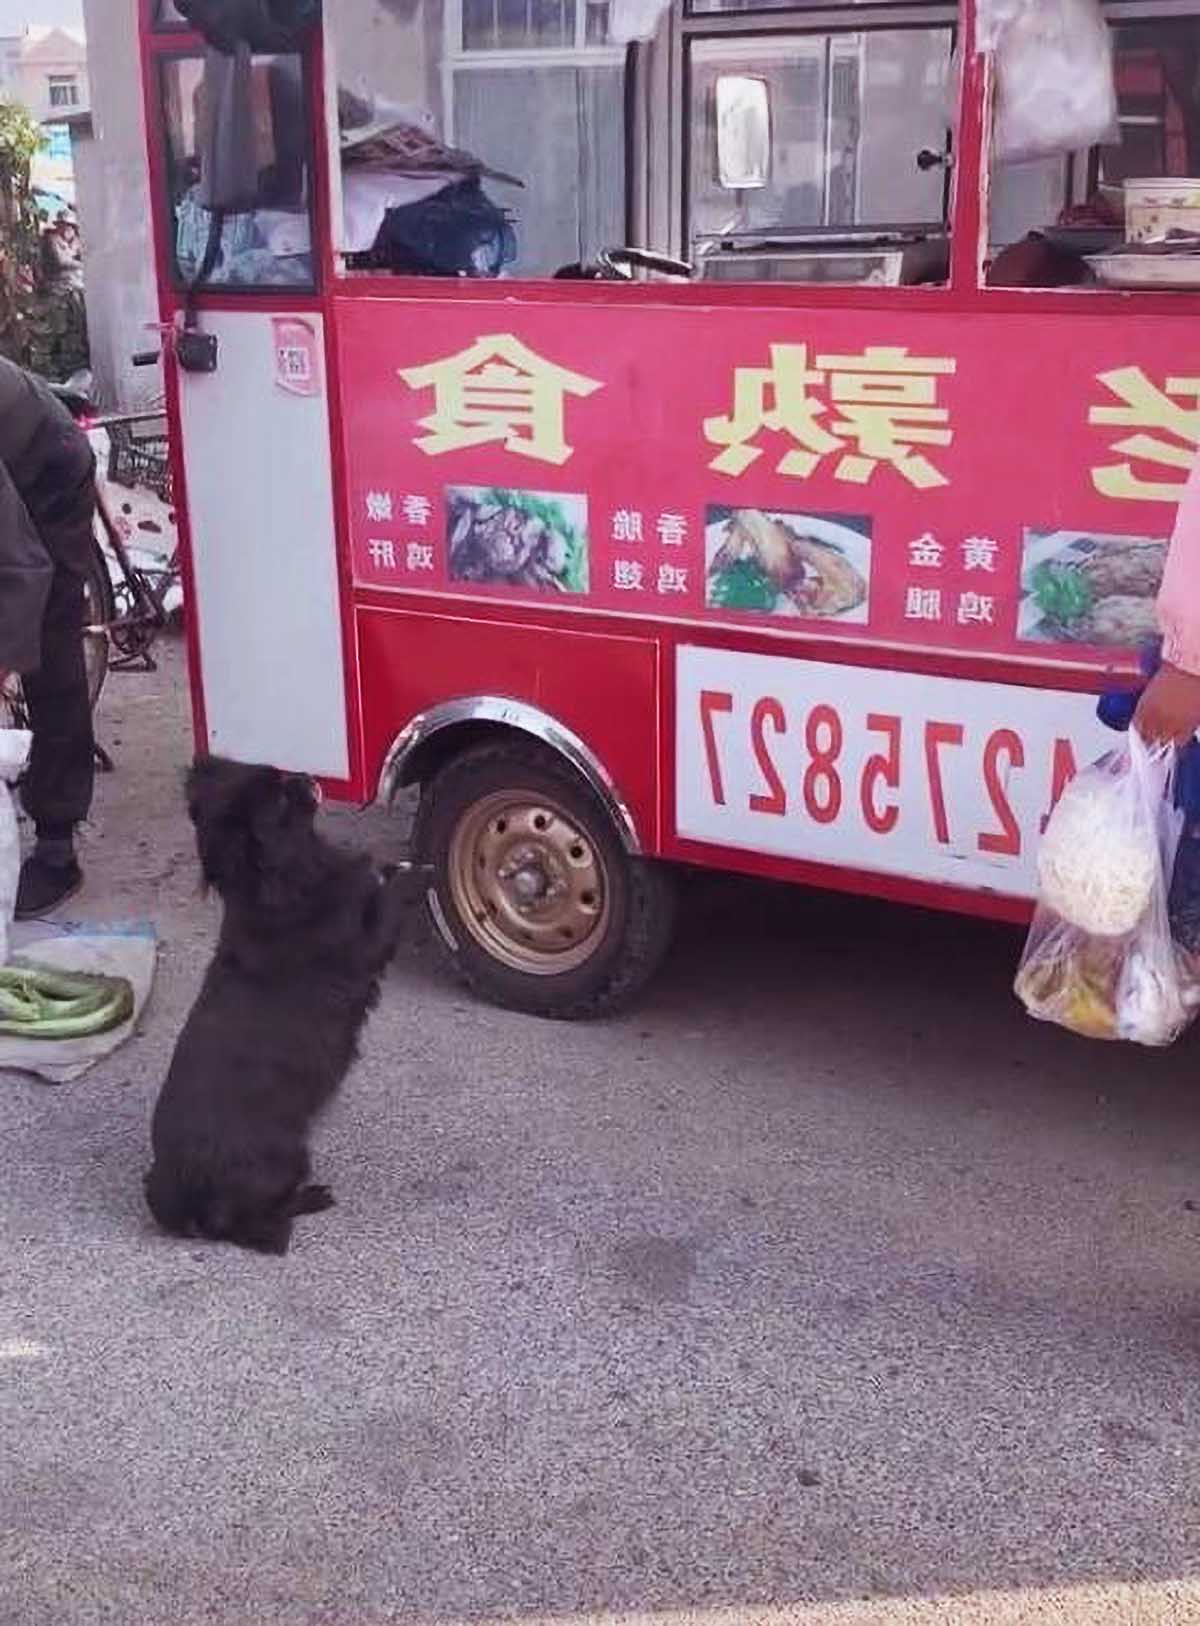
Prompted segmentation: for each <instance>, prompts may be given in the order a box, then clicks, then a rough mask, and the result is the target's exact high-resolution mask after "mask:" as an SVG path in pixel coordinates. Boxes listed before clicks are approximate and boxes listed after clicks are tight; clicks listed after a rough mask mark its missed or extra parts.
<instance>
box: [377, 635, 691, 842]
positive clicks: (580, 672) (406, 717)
mask: <svg viewBox="0 0 1200 1626" xmlns="http://www.w3.org/2000/svg"><path fill="white" fill-rule="evenodd" d="M358 649H359V660H360V662H361V667H362V678H363V724H364V738H365V762H366V770H367V780H368V783H369V784H371V785H374V784H377V783H378V779H379V773H380V770H381V768H382V766H383V760H384V757H385V755H386V754H387V750H388V747H389V746H390V745H391V743H392V741H393V740H394V739H395V737H396V735H397V734H398V733H399V731H400V730H401V729H402V728H403V727H404V726H405V724H406V723H408V722H409V721H410V720H411V719H412V718H413V717H415V716H416V715H417V714H418V713H420V712H423V711H427V710H429V709H430V708H432V707H433V706H436V705H438V704H439V703H441V702H443V701H447V700H455V699H459V698H462V697H464V696H470V695H499V696H502V697H504V698H505V699H511V700H521V701H524V702H525V703H526V704H528V705H531V706H536V707H537V708H538V709H539V710H541V711H544V712H546V713H547V714H548V715H549V716H551V717H553V718H554V719H555V720H556V721H558V722H560V723H562V724H565V726H566V727H567V728H569V729H571V730H572V731H573V732H574V733H576V734H578V735H579V736H580V738H581V739H583V740H584V742H585V743H586V744H587V746H588V747H589V748H590V749H591V751H592V752H594V754H595V755H596V756H597V757H598V758H599V760H600V762H601V763H602V764H603V766H604V768H605V769H606V771H607V772H608V774H609V776H610V777H611V779H612V780H613V782H614V784H615V785H616V786H617V789H618V790H619V792H620V793H621V796H622V797H623V798H624V800H625V802H626V803H627V805H628V806H629V807H630V809H631V810H632V812H633V816H634V819H635V822H636V824H637V828H638V831H639V834H640V835H641V838H642V841H643V843H644V844H645V846H646V847H647V849H649V850H651V851H653V850H656V849H657V846H658V842H659V831H658V806H657V799H656V778H657V759H658V727H657V717H658V705H657V686H658V651H657V646H656V644H655V642H654V640H653V639H651V638H646V637H643V638H622V637H613V636H605V635H599V636H598V635H595V634H590V633H580V632H575V631H566V630H557V629H555V630H552V629H550V628H547V627H544V626H541V627H534V626H528V625H526V626H522V625H521V624H520V623H513V622H502V621H488V622H482V621H479V620H476V619H475V618H474V617H473V616H471V615H469V614H460V615H453V614H447V615H436V614H430V613H428V612H426V613H423V614H420V613H407V612H404V611H397V610H371V609H363V610H360V611H359V613H358Z"/></svg>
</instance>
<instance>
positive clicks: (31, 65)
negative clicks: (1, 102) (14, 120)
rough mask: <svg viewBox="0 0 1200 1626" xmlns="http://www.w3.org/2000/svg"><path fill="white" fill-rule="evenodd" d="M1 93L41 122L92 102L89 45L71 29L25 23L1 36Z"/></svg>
mask: <svg viewBox="0 0 1200 1626" xmlns="http://www.w3.org/2000/svg"><path fill="white" fill-rule="evenodd" d="M0 96H2V97H3V98H4V99H5V101H10V102H20V103H21V105H22V106H23V107H27V108H28V109H29V111H30V112H31V113H32V114H33V116H34V118H36V119H39V120H41V121H43V122H45V121H46V120H48V119H53V118H55V117H56V116H58V117H63V116H66V115H67V114H69V113H78V112H79V111H80V110H81V109H86V108H87V107H88V106H89V105H90V102H91V90H90V86H89V81H88V58H87V44H86V42H85V40H84V37H83V35H82V34H78V33H76V32H75V30H74V29H71V28H34V27H30V28H26V29H25V30H24V31H23V32H22V33H20V34H9V35H7V36H0Z"/></svg>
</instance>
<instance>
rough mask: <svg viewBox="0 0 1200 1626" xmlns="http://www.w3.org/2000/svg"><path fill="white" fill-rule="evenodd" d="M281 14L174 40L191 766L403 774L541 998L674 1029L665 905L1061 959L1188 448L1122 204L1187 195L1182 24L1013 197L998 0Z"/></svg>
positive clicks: (1198, 43) (1189, 107) (171, 352)
mask: <svg viewBox="0 0 1200 1626" xmlns="http://www.w3.org/2000/svg"><path fill="white" fill-rule="evenodd" d="M218 9H219V8H218ZM248 9H249V10H255V9H257V13H258V14H260V15H261V17H262V18H263V19H265V21H264V22H263V26H262V30H261V31H260V34H259V36H258V37H256V38H255V37H252V38H251V39H250V40H249V41H248V42H247V41H245V40H243V41H242V43H240V44H237V43H236V42H235V43H234V44H231V43H230V41H229V40H224V41H221V40H220V39H217V40H216V43H215V45H214V35H213V31H212V29H211V28H210V29H209V31H208V35H207V37H206V36H205V35H204V34H203V33H202V32H201V31H199V29H198V28H197V20H198V14H197V8H196V5H195V0H192V3H191V4H185V3H183V0H181V5H180V7H179V8H178V9H177V8H176V6H175V5H174V4H172V0H142V8H141V29H140V35H141V39H140V45H141V56H142V67H143V74H144V89H145V102H146V111H147V125H148V142H149V163H150V170H151V176H152V181H153V192H154V211H155V239H156V245H157V263H158V275H159V288H160V297H161V312H160V315H161V320H162V323H163V327H164V332H165V333H166V335H167V343H166V346H165V349H166V366H167V386H168V400H169V407H170V413H171V421H172V428H173V431H174V439H175V444H176V447H177V455H178V468H177V475H178V488H179V492H180V495H181V520H182V532H183V536H184V540H185V558H186V578H185V579H186V585H187V591H188V594H189V602H190V605H191V611H192V613H191V618H190V627H189V657H190V670H191V679H192V687H193V695H194V708H195V725H196V734H197V739H198V741H199V743H200V744H201V745H202V746H206V747H209V748H211V749H213V750H215V751H219V752H224V753H228V754H231V755H234V756H239V757H243V758H249V759H260V760H270V761H272V762H276V763H278V764H280V765H282V766H286V767H290V768H294V769H297V770H303V771H306V772H310V773H312V774H314V775H316V776H318V777H319V778H320V779H321V780H322V782H323V783H324V785H325V787H326V789H327V790H328V792H329V793H331V794H332V795H333V796H335V797H341V798H347V799H355V800H366V799H370V798H372V797H374V796H377V795H378V796H381V797H383V798H384V799H385V800H387V799H389V798H392V797H394V795H395V794H396V792H397V791H398V790H400V789H401V787H405V786H413V785H416V786H419V787H420V806H419V813H418V815H417V820H416V826H415V833H414V843H415V854H416V858H417V860H418V862H419V863H420V864H421V865H422V866H426V868H425V870H424V873H425V875H426V876H427V883H428V901H429V908H430V912H431V915H432V918H433V921H434V924H435V925H436V928H437V933H438V935H439V937H440V938H441V940H442V941H443V942H444V943H445V945H446V948H447V950H448V952H449V953H450V954H451V956H452V957H453V958H454V960H455V961H456V963H457V964H458V966H459V968H460V970H461V972H462V974H463V975H464V976H466V977H467V979H468V980H469V981H470V982H471V983H472V984H473V985H474V986H475V987H476V988H478V989H480V990H481V991H483V992H484V993H486V994H487V995H488V996H490V997H492V998H494V999H497V1000H500V1001H502V1002H504V1003H507V1004H509V1005H511V1006H514V1007H518V1008H522V1009H526V1010H531V1011H536V1012H543V1013H552V1014H564V1015H567V1014H584V1013H588V1012H598V1011H602V1010H605V1009H609V1008H612V1007H613V1006H615V1005H616V1004H618V1003H619V1002H620V1001H621V1000H622V999H623V998H625V997H626V996H628V995H629V994H630V993H631V992H632V991H633V990H634V989H635V988H637V987H638V986H639V984H640V983H641V982H642V981H644V979H645V977H646V976H647V975H648V974H649V972H650V971H651V970H652V969H653V967H654V966H655V964H656V963H657V961H658V960H659V958H660V957H661V955H662V953H663V951H664V948H665V946H666V943H667V940H668V936H669V930H670V923H671V912H672V908H671V905H672V885H673V881H674V879H675V877H676V875H677V873H678V870H677V867H678V866H680V865H700V866H708V867H712V868H719V869H726V870H734V871H742V872H745V873H748V874H755V875H763V876H771V877H776V878H778V879H780V880H790V881H794V882H802V883H807V884H812V885H819V886H822V887H832V888H841V889H844V890H847V891H854V892H861V893H868V894H876V895H878V896H881V897H885V898H892V899H896V900H898V901H902V902H910V903H915V904H925V905H935V906H939V907H945V908H949V909H955V910H960V911H965V912H968V913H977V914H981V915H992V916H999V917H1003V918H1007V919H1014V920H1015V919H1020V918H1022V917H1023V916H1024V915H1025V914H1026V912H1027V910H1028V907H1029V898H1030V895H1031V892H1032V889H1033V858H1034V853H1035V849H1036V844H1037V840H1038V836H1039V831H1040V829H1041V827H1042V825H1043V824H1044V821H1045V818H1046V815H1047V813H1048V811H1049V809H1050V808H1051V807H1052V806H1053V804H1054V801H1055V798H1056V796H1057V795H1058V794H1059V792H1060V791H1061V789H1062V787H1063V785H1064V784H1065V783H1066V782H1067V781H1068V779H1069V778H1070V777H1071V775H1072V774H1073V773H1074V772H1075V770H1076V768H1077V766H1078V765H1080V764H1082V763H1086V762H1087V761H1089V760H1091V759H1092V758H1093V757H1094V756H1096V755H1097V754H1098V753H1099V751H1100V750H1101V749H1102V748H1103V747H1104V745H1105V742H1106V739H1110V738H1111V736H1106V735H1105V733H1104V731H1103V730H1102V729H1101V727H1100V725H1099V723H1098V722H1097V720H1096V717H1095V695H1096V693H1097V692H1098V691H1100V690H1101V689H1103V688H1104V687H1105V686H1106V685H1108V684H1110V683H1111V682H1112V681H1113V677H1114V674H1121V673H1124V672H1128V671H1130V670H1132V669H1133V667H1134V665H1135V662H1136V655H1135V651H1136V647H1137V645H1138V642H1139V640H1140V639H1141V638H1143V637H1144V636H1145V635H1146V634H1147V633H1149V632H1152V630H1153V625H1154V596H1155V592H1156V588H1157V584H1158V579H1159V576H1160V574H1161V569H1162V562H1163V553H1164V547H1165V540H1166V538H1167V537H1168V535H1169V532H1170V527H1171V523H1172V517H1173V513H1174V507H1175V504H1176V502H1177V499H1178V495H1179V492H1180V488H1181V485H1182V483H1183V481H1184V480H1185V478H1186V475H1187V472H1188V469H1189V467H1190V464H1191V461H1192V458H1193V456H1194V454H1195V450H1196V445H1197V441H1198V440H1200V343H1198V342H1197V340H1196V337H1195V335H1196V333H1197V331H1198V328H1197V326H1196V323H1197V317H1198V316H1200V295H1198V293H1197V292H1195V291H1192V292H1189V291H1188V283H1189V270H1190V271H1191V273H1192V274H1191V277H1190V281H1191V284H1192V285H1193V286H1197V285H1200V274H1198V273H1197V269H1196V268H1197V267H1200V260H1191V261H1190V262H1189V261H1188V259H1187V255H1186V254H1185V253H1183V252H1178V253H1159V254H1157V255H1156V254H1154V253H1151V252H1146V253H1143V254H1140V255H1139V253H1138V252H1131V251H1130V250H1129V249H1128V247H1127V246H1126V243H1125V239H1126V236H1127V232H1126V229H1125V225H1124V220H1123V215H1122V198H1123V193H1122V186H1123V183H1124V182H1126V181H1128V180H1131V179H1136V180H1139V181H1148V180H1154V179H1163V178H1167V179H1168V180H1170V181H1171V185H1172V186H1174V189H1175V190H1174V192H1173V193H1172V192H1171V190H1170V187H1167V188H1166V189H1165V191H1164V189H1163V188H1162V187H1160V188H1159V190H1158V194H1157V205H1158V206H1160V207H1161V208H1163V209H1165V210H1166V211H1167V213H1166V216H1164V217H1163V218H1164V219H1166V218H1168V217H1169V220H1170V222H1171V223H1174V224H1179V223H1180V221H1182V222H1184V223H1185V224H1186V222H1187V220H1188V219H1189V218H1190V215H1189V211H1190V210H1191V209H1193V208H1195V207H1196V206H1197V204H1198V203H1200V197H1197V196H1196V192H1197V191H1200V181H1191V182H1189V181H1188V179H1187V176H1188V175H1189V174H1191V175H1195V174H1197V173H1200V151H1197V150H1196V149H1197V148H1198V147H1200V103H1198V101H1197V91H1196V86H1197V83H1198V82H1200V80H1198V75H1197V71H1196V70H1197V62H1198V60H1200V24H1198V22H1197V12H1198V11H1200V4H1198V3H1197V0H1184V3H1180V0H1111V3H1107V4H1105V6H1104V20H1105V26H1106V27H1107V29H1108V36H1109V39H1110V41H1111V49H1112V60H1113V64H1114V69H1115V72H1114V82H1115V87H1116V113H1117V117H1116V118H1115V119H1114V121H1113V126H1112V129H1111V130H1110V131H1108V132H1107V135H1106V139H1104V140H1103V141H1101V142H1099V143H1092V144H1091V145H1090V146H1085V147H1083V148H1081V149H1080V150H1078V151H1070V152H1062V151H1058V152H1052V153H1048V154H1043V155H1042V156H1040V157H1037V158H1035V159H1034V160H1032V161H1029V162H1024V163H1020V164H1016V163H1001V162H999V161H998V160H997V159H996V158H995V157H994V155H993V153H992V150H991V145H990V142H991V130H992V128H993V117H992V106H993V90H994V84H995V75H994V72H993V64H992V60H991V58H990V57H989V56H988V55H986V54H982V53H980V52H978V51H977V50H976V49H975V45H974V34H973V17H972V13H971V8H970V6H969V5H968V6H967V9H966V10H965V11H959V10H957V9H956V8H955V6H954V5H952V4H933V3H921V4H915V3H908V0H880V3H871V4H858V3H854V0H848V3H846V4H842V5H826V4H817V3H814V0H668V3H664V0H411V3H408V4H405V5H397V4H395V3H394V0H341V3H340V4H338V3H334V0H326V4H325V7H324V15H323V17H317V18H316V19H315V20H312V19H308V18H307V17H306V10H307V7H306V4H305V0H295V4H294V7H293V10H294V12H295V16H294V17H293V18H292V20H291V22H290V23H289V22H288V20H287V17H286V16H284V14H285V13H287V12H288V0H273V4H272V5H266V4H263V5H261V6H257V8H255V7H251V8H248ZM184 12H187V13H188V14H189V16H185V15H183V13H184ZM189 17H190V20H189ZM280 17H283V21H281V22H280V21H279V18H280ZM277 22H278V27H276V23H277ZM273 29H274V30H275V31H274V32H272V30H273ZM1189 188H1191V189H1194V190H1189ZM1132 190H1136V189H1132ZM1142 190H1143V192H1144V191H1145V190H1146V189H1145V188H1143V189H1142ZM1150 190H1151V192H1153V189H1150ZM1129 191H1130V189H1126V194H1124V195H1128V194H1129ZM1168 194H1169V195H1168ZM1139 195H1140V194H1139ZM1082 205H1086V206H1087V207H1086V208H1081V207H1080V206H1082ZM1161 223H1162V222H1161V220H1160V222H1159V224H1161ZM1034 234H1035V235H1034ZM1134 235H1137V234H1136V233H1135V234H1134ZM1142 235H1150V236H1153V235H1154V231H1153V230H1151V231H1149V232H1146V233H1142ZM1159 235H1161V233H1160V234H1159ZM1176 283H1178V284H1179V286H1175V285H1174V284H1176ZM1168 284H1170V285H1168Z"/></svg>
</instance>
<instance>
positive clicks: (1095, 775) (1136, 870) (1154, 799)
mask: <svg viewBox="0 0 1200 1626" xmlns="http://www.w3.org/2000/svg"><path fill="white" fill-rule="evenodd" d="M1174 764H1175V753H1174V749H1173V747H1170V746H1148V745H1147V744H1146V743H1145V741H1144V740H1142V738H1141V736H1140V735H1139V734H1138V733H1137V732H1136V730H1133V729H1131V730H1130V731H1129V734H1128V743H1127V745H1126V746H1125V748H1124V749H1123V750H1120V751H1115V752H1112V753H1111V754H1110V755H1108V756H1105V757H1101V759H1100V760H1099V761H1098V762H1094V763H1093V764H1092V765H1091V766H1090V767H1089V768H1086V769H1084V771H1083V772H1082V773H1080V774H1079V775H1078V776H1077V777H1076V778H1075V779H1074V780H1072V782H1071V783H1070V785H1068V786H1067V788H1066V790H1065V791H1064V792H1063V794H1062V797H1061V799H1060V801H1059V803H1058V806H1057V807H1056V808H1055V810H1054V812H1053V814H1052V815H1051V818H1050V822H1049V824H1048V825H1047V827H1046V833H1045V835H1044V836H1043V838H1042V844H1041V848H1040V850H1039V852H1038V866H1037V868H1038V901H1037V910H1036V912H1035V914H1034V918H1033V925H1032V926H1031V927H1030V931H1029V937H1028V940H1027V942H1026V944H1025V952H1024V954H1023V955H1022V957H1021V964H1020V967H1019V969H1018V971H1017V980H1016V991H1017V995H1018V997H1019V998H1020V1000H1021V1002H1022V1003H1023V1004H1024V1006H1025V1009H1026V1010H1027V1011H1028V1012H1029V1014H1030V1015H1031V1016H1035V1017H1037V1018H1038V1019H1039V1020H1041V1021H1045V1022H1056V1023H1058V1024H1059V1026H1061V1027H1065V1028H1069V1029H1070V1030H1071V1031H1072V1032H1073V1033H1081V1034H1083V1035H1085V1036H1086V1037H1088V1038H1092V1039H1128V1040H1131V1041H1133V1042H1134V1043H1136V1044H1146V1045H1166V1044H1170V1043H1171V1042H1172V1040H1174V1039H1176V1038H1177V1037H1178V1036H1179V1034H1180V1033H1182V1031H1183V1029H1184V1028H1185V1027H1186V1026H1187V1025H1188V1023H1189V1022H1190V1021H1191V1019H1192V1017H1193V1015H1194V1014H1195V1011H1196V1008H1197V1005H1198V1004H1200V980H1198V978H1197V974H1196V970H1195V969H1194V965H1193V961H1192V959H1191V957H1190V956H1189V955H1188V954H1187V953H1186V952H1185V951H1184V950H1183V949H1182V948H1181V947H1180V946H1179V945H1177V944H1176V943H1175V942H1173V941H1172V938H1171V928H1170V923H1169V919H1168V913H1167V894H1168V889H1169V885H1170V879H1171V872H1172V869H1173V866H1174V862H1175V851H1176V847H1177V846H1178V842H1179V833H1180V826H1181V816H1180V814H1179V813H1178V812H1177V811H1176V810H1175V808H1174V806H1173V805H1172V802H1171V797H1170V790H1171V777H1172V772H1173V769H1174Z"/></svg>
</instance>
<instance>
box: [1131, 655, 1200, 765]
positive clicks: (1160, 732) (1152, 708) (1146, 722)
mask: <svg viewBox="0 0 1200 1626" xmlns="http://www.w3.org/2000/svg"><path fill="white" fill-rule="evenodd" d="M1133 726H1134V727H1135V728H1136V729H1137V731H1138V733H1139V734H1140V735H1141V736H1142V738H1143V739H1144V740H1146V741H1148V742H1149V743H1150V744H1151V745H1157V744H1159V743H1160V742H1161V743H1163V744H1166V743H1168V742H1169V743H1170V744H1172V745H1186V744H1187V742H1188V741H1189V740H1190V739H1191V737H1192V735H1193V734H1194V733H1195V732H1196V730H1197V728H1200V677H1195V676H1193V674H1192V673H1191V672H1182V671H1180V669H1179V667H1178V666H1168V665H1167V663H1166V662H1165V661H1164V662H1163V664H1162V665H1161V666H1160V667H1159V669H1158V671H1157V672H1156V673H1155V674H1154V676H1153V677H1152V678H1151V679H1150V682H1149V683H1148V684H1147V685H1146V688H1145V690H1144V692H1143V694H1142V698H1141V699H1140V700H1139V701H1138V707H1137V710H1136V711H1135V712H1134V714H1133Z"/></svg>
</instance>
